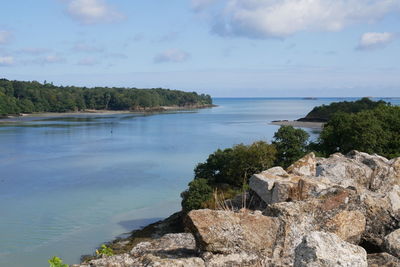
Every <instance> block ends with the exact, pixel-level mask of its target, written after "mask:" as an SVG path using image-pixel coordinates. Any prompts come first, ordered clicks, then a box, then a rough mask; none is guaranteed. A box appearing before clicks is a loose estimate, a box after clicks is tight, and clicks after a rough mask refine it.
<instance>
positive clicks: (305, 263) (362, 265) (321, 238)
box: [294, 232, 368, 267]
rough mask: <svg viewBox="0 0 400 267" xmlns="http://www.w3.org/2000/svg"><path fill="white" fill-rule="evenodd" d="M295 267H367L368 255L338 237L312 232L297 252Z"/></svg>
mask: <svg viewBox="0 0 400 267" xmlns="http://www.w3.org/2000/svg"><path fill="white" fill-rule="evenodd" d="M294 266H295V267H337V266H347V267H367V266H368V263H367V253H366V252H365V250H364V249H363V248H362V247H359V246H355V245H352V244H350V243H347V242H345V241H343V240H342V239H340V238H339V237H338V236H337V235H335V234H331V233H324V232H311V233H310V234H308V235H306V236H305V237H304V238H303V241H302V242H301V243H300V244H299V245H298V246H297V248H296V250H295V260H294Z"/></svg>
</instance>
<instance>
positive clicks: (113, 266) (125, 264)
mask: <svg viewBox="0 0 400 267" xmlns="http://www.w3.org/2000/svg"><path fill="white" fill-rule="evenodd" d="M78 266H79V267H89V266H90V267H132V266H138V267H139V266H142V265H141V264H140V262H139V261H138V260H137V259H134V258H132V257H131V256H130V255H129V254H127V253H124V254H120V255H115V256H110V257H104V258H100V259H97V260H92V261H90V262H89V264H87V265H86V264H84V265H78ZM72 267H74V266H72Z"/></svg>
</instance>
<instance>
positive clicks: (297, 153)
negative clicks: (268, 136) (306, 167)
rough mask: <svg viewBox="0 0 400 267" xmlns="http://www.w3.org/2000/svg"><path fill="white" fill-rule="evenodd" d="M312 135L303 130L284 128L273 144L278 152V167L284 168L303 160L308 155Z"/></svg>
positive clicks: (277, 134)
mask: <svg viewBox="0 0 400 267" xmlns="http://www.w3.org/2000/svg"><path fill="white" fill-rule="evenodd" d="M309 137H310V135H309V134H308V133H307V132H305V131H304V130H302V129H296V128H294V127H292V126H282V127H280V128H279V130H278V131H277V132H276V133H275V135H274V140H273V142H272V144H273V145H274V146H275V148H276V150H277V151H278V153H277V156H276V165H280V166H282V167H284V168H287V167H289V166H290V165H291V164H292V163H293V162H295V161H296V160H298V159H300V158H302V157H303V156H304V155H305V154H306V153H307V145H308V138H309Z"/></svg>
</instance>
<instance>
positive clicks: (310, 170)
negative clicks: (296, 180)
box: [287, 152, 317, 176]
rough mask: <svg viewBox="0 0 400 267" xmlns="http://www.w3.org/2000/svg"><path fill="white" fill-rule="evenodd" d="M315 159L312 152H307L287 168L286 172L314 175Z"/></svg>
mask: <svg viewBox="0 0 400 267" xmlns="http://www.w3.org/2000/svg"><path fill="white" fill-rule="evenodd" d="M316 167H317V161H316V158H315V154H314V153H312V152H311V153H309V154H307V155H305V156H304V157H303V158H301V159H299V160H298V161H296V162H295V163H293V164H292V165H290V166H289V168H287V172H288V173H290V174H293V175H298V176H316Z"/></svg>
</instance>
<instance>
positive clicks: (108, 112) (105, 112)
mask: <svg viewBox="0 0 400 267" xmlns="http://www.w3.org/2000/svg"><path fill="white" fill-rule="evenodd" d="M212 107H216V105H203V106H184V107H180V106H161V107H156V108H150V109H141V110H95V109H87V110H83V111H76V112H42V113H30V114H20V115H19V116H16V115H15V116H8V117H5V118H0V123H10V122H21V121H23V118H52V117H69V116H82V115H83V116H91V115H93V116H99V115H116V114H148V113H160V112H166V111H183V110H194V109H202V108H212Z"/></svg>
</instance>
